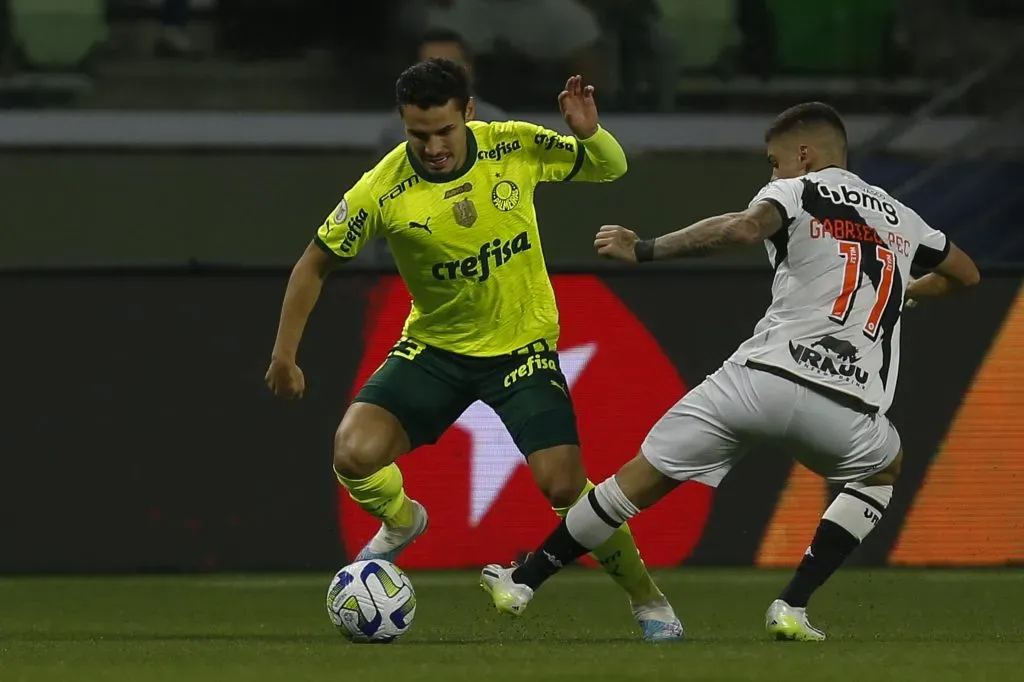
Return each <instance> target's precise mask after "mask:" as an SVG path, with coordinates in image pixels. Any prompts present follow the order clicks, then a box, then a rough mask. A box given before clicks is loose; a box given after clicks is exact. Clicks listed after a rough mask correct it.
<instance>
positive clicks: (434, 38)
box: [413, 28, 473, 62]
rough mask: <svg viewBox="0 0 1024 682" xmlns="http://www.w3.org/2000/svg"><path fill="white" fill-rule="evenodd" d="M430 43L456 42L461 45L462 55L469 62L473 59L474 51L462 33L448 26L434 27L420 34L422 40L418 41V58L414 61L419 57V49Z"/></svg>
mask: <svg viewBox="0 0 1024 682" xmlns="http://www.w3.org/2000/svg"><path fill="white" fill-rule="evenodd" d="M429 43H455V44H456V45H458V46H459V50H461V51H462V56H463V57H464V58H465V60H466V61H467V62H468V61H472V59H473V51H472V50H471V49H470V47H469V45H467V44H466V41H465V40H464V39H463V37H462V35H461V34H459V33H457V32H456V31H453V30H451V29H448V28H432V29H430V30H428V31H425V32H424V33H422V34H421V35H420V40H419V42H418V43H416V58H415V59H413V61H416V59H419V51H420V50H422V49H423V46H424V45H427V44H429Z"/></svg>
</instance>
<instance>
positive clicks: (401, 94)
mask: <svg viewBox="0 0 1024 682" xmlns="http://www.w3.org/2000/svg"><path fill="white" fill-rule="evenodd" d="M471 95H472V93H471V91H470V87H469V74H467V73H466V70H465V69H464V68H462V67H461V66H459V65H458V64H456V63H455V62H453V61H452V60H450V59H428V60H426V61H422V62H419V63H418V64H413V65H412V66H410V67H409V68H408V69H406V70H405V71H403V72H402V75H401V76H399V77H398V82H397V83H395V100H396V101H397V103H398V106H399V107H403V106H406V105H413V106H416V107H419V108H420V109H432V108H434V107H443V106H445V105H446V104H448V102H450V101H451V100H455V101H456V102H457V103H458V104H459V107H460V108H461V109H462V110H463V111H465V110H466V105H468V104H469V98H470V96H471Z"/></svg>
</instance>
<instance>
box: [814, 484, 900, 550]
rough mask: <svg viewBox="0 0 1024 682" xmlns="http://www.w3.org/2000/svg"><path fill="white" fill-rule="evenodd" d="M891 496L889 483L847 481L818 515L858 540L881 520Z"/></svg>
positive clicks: (865, 535) (864, 536)
mask: <svg viewBox="0 0 1024 682" xmlns="http://www.w3.org/2000/svg"><path fill="white" fill-rule="evenodd" d="M891 499H892V486H891V485H870V486H869V485H865V484H863V483H847V484H846V485H845V486H843V491H842V492H841V493H839V496H838V497H836V499H835V500H834V501H833V502H832V504H831V505H829V508H828V509H826V510H825V514H824V515H823V516H822V517H821V518H822V519H825V520H827V521H831V522H832V523H834V524H836V525H838V526H840V527H841V528H843V529H844V530H846V531H847V532H848V533H849V534H850V535H852V536H853V537H855V538H857V541H858V542H859V541H861V540H863V539H864V538H866V537H867V535H868V533H870V532H871V531H872V529H874V527H875V525H876V524H877V523H878V522H879V521H881V520H882V515H883V514H884V513H885V510H886V508H887V507H888V506H889V500H891Z"/></svg>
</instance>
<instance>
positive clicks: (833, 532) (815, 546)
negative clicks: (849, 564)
mask: <svg viewBox="0 0 1024 682" xmlns="http://www.w3.org/2000/svg"><path fill="white" fill-rule="evenodd" d="M859 545H860V541H859V540H858V539H857V538H856V537H854V536H853V534H852V533H850V532H849V531H848V530H846V529H845V528H843V527H842V526H840V525H839V524H837V523H833V522H832V521H828V520H825V519H822V521H821V523H819V524H818V530H817V532H816V533H815V534H814V540H812V541H811V547H810V551H809V552H808V553H807V554H805V555H804V558H803V559H802V560H801V561H800V565H799V566H798V567H797V569H796V575H794V576H793V579H792V580H791V581H790V582H789V584H788V585H786V589H784V590H782V594H780V595H779V599H781V600H782V601H784V602H786V603H787V604H789V605H790V606H795V607H798V608H804V607H806V606H807V602H808V601H810V599H811V595H812V594H814V591H815V590H817V589H818V588H819V587H821V586H822V585H824V584H825V581H826V580H828V579H829V578H830V577H831V576H832V574H833V573H835V572H836V569H837V568H839V567H840V566H841V565H842V564H843V562H844V561H846V557H848V556H850V554H852V553H853V550H855V549H857V547H858V546H859Z"/></svg>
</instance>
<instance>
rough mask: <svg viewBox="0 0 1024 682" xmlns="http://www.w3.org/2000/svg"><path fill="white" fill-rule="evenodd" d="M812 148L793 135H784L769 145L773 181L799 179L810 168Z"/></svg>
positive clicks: (769, 161) (769, 160)
mask: <svg viewBox="0 0 1024 682" xmlns="http://www.w3.org/2000/svg"><path fill="white" fill-rule="evenodd" d="M812 153H813V150H811V148H810V147H808V146H807V145H806V144H802V143H801V142H800V140H798V139H796V138H795V137H793V136H791V135H782V136H780V137H777V138H774V139H773V140H772V141H771V142H769V143H768V163H770V164H771V166H772V179H773V180H781V179H785V178H798V177H800V176H801V175H805V174H806V173H807V172H808V169H809V168H810V157H811V155H812Z"/></svg>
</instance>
